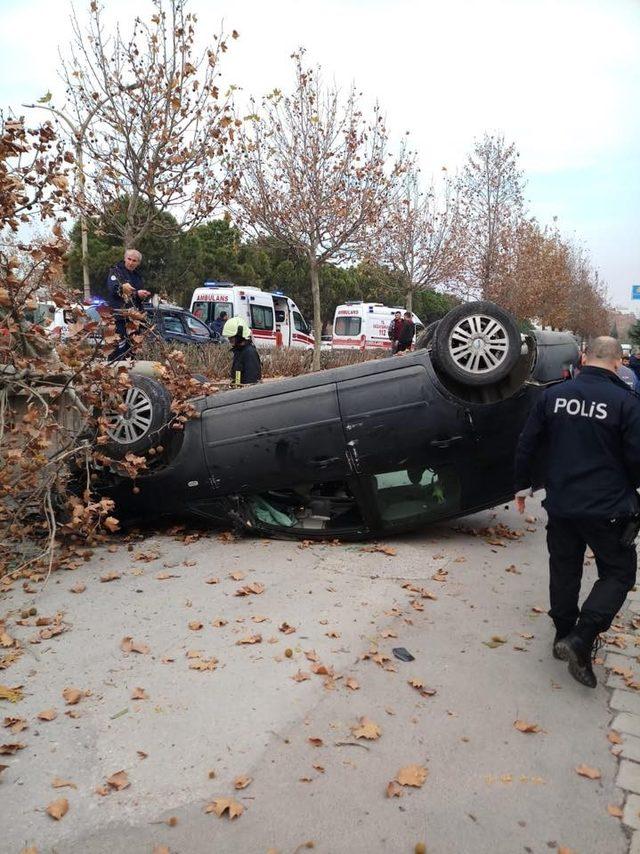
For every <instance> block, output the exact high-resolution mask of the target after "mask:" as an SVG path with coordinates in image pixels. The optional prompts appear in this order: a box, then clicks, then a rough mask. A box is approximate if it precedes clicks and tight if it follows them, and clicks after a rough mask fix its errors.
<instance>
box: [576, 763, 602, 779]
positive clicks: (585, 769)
mask: <svg viewBox="0 0 640 854" xmlns="http://www.w3.org/2000/svg"><path fill="white" fill-rule="evenodd" d="M575 772H576V774H579V775H580V776H581V777H587V778H588V779H589V780H599V779H600V777H601V776H602V775H601V774H600V771H599V769H598V768H591V767H590V766H589V765H578V767H577V768H576V769H575Z"/></svg>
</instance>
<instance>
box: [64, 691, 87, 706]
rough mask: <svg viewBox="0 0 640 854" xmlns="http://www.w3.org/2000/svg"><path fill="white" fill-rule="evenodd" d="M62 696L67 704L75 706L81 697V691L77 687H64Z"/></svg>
mask: <svg viewBox="0 0 640 854" xmlns="http://www.w3.org/2000/svg"><path fill="white" fill-rule="evenodd" d="M62 696H63V698H64V701H65V703H66V704H67V706H75V705H76V704H77V703H79V702H80V700H81V699H82V691H79V690H78V689H77V688H65V689H64V691H63V692H62Z"/></svg>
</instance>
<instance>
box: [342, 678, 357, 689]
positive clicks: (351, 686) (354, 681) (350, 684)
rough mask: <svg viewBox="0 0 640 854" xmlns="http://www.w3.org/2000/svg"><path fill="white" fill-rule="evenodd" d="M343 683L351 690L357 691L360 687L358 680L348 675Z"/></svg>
mask: <svg viewBox="0 0 640 854" xmlns="http://www.w3.org/2000/svg"><path fill="white" fill-rule="evenodd" d="M344 684H345V685H346V686H347V688H349V689H350V690H351V691H358V690H359V689H360V683H359V682H358V680H357V679H354V678H353V676H350V677H349V678H348V679H347V680H345V683H344Z"/></svg>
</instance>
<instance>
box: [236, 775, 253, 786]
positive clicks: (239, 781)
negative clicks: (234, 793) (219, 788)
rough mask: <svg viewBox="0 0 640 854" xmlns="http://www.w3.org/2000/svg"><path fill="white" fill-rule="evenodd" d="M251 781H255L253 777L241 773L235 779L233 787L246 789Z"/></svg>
mask: <svg viewBox="0 0 640 854" xmlns="http://www.w3.org/2000/svg"><path fill="white" fill-rule="evenodd" d="M251 783H253V777H246V776H244V775H241V776H240V777H236V779H235V780H234V781H233V788H234V789H246V788H247V786H248V785H250V784H251Z"/></svg>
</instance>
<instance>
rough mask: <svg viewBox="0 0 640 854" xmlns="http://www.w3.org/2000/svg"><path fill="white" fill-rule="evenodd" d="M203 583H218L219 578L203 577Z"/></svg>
mask: <svg viewBox="0 0 640 854" xmlns="http://www.w3.org/2000/svg"><path fill="white" fill-rule="evenodd" d="M204 583H205V584H220V579H219V578H205V580H204Z"/></svg>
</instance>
